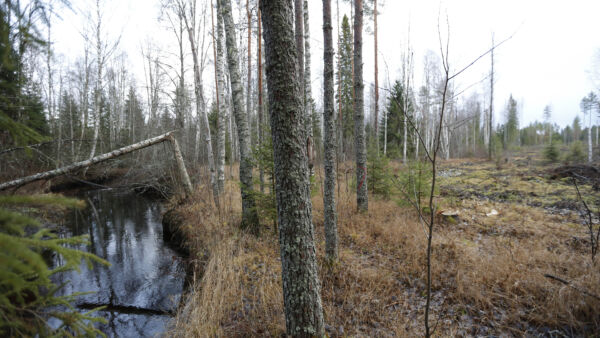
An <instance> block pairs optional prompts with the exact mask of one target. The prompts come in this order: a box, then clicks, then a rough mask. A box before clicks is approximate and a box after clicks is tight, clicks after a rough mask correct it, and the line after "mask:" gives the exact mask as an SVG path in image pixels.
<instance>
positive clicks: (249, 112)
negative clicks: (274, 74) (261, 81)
mask: <svg viewBox="0 0 600 338" xmlns="http://www.w3.org/2000/svg"><path fill="white" fill-rule="evenodd" d="M246 16H247V17H248V46H247V48H248V76H247V85H246V116H247V117H248V122H249V124H250V125H252V122H250V121H252V11H250V2H249V0H246ZM256 144H258V142H257V143H256Z"/></svg>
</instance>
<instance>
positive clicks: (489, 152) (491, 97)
mask: <svg viewBox="0 0 600 338" xmlns="http://www.w3.org/2000/svg"><path fill="white" fill-rule="evenodd" d="M491 56H492V68H491V71H490V115H489V120H488V129H489V131H488V159H490V160H491V159H492V151H493V144H492V140H493V136H492V134H493V126H492V123H493V120H494V35H493V34H492V52H491Z"/></svg>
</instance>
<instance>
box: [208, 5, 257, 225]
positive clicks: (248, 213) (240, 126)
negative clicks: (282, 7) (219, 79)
mask: <svg viewBox="0 0 600 338" xmlns="http://www.w3.org/2000/svg"><path fill="white" fill-rule="evenodd" d="M217 3H218V9H219V10H218V12H219V14H220V15H222V16H223V24H224V27H225V42H226V48H227V64H228V66H229V77H230V84H231V99H232V103H233V105H232V106H233V114H234V116H235V124H236V127H237V134H238V146H239V153H240V181H241V193H242V228H245V229H248V230H250V232H252V233H255V234H257V233H258V232H259V228H258V227H259V224H258V213H257V211H256V205H255V202H254V195H253V182H252V158H251V157H252V153H251V151H250V129H249V126H248V116H247V115H246V114H245V112H244V108H243V100H244V94H243V92H242V90H243V89H242V83H241V79H240V66H239V59H238V48H237V42H236V36H235V24H234V22H233V15H232V12H231V0H218V2H217Z"/></svg>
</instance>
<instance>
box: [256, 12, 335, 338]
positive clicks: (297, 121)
mask: <svg viewBox="0 0 600 338" xmlns="http://www.w3.org/2000/svg"><path fill="white" fill-rule="evenodd" d="M260 9H261V10H262V14H263V16H262V20H263V26H264V39H265V47H266V53H265V55H266V68H267V83H268V89H269V111H270V115H271V133H272V137H273V158H274V166H275V191H276V198H277V217H278V223H279V242H280V248H281V265H282V269H281V272H282V279H283V300H284V308H285V319H286V329H287V334H288V335H290V336H295V337H296V336H298V337H312V336H319V337H322V336H323V335H324V333H325V332H324V330H323V328H324V325H323V309H322V305H321V295H320V285H319V276H318V272H317V264H316V254H315V244H314V230H313V224H312V203H311V200H310V183H309V177H308V161H307V156H306V146H305V140H306V139H305V132H304V130H303V129H304V124H303V122H304V115H305V114H304V111H303V109H302V102H301V97H302V87H301V83H300V82H299V81H298V79H299V77H298V71H299V67H298V65H299V60H298V55H297V53H296V51H295V48H294V43H293V41H294V28H293V27H292V22H293V20H292V19H293V12H292V2H291V1H290V0H270V1H261V2H260Z"/></svg>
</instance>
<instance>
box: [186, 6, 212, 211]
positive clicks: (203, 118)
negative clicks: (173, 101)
mask: <svg viewBox="0 0 600 338" xmlns="http://www.w3.org/2000/svg"><path fill="white" fill-rule="evenodd" d="M182 14H183V15H182V16H183V19H184V22H185V26H186V29H187V32H188V39H189V42H190V47H191V50H192V60H193V62H194V91H195V94H196V114H197V116H198V117H199V119H200V125H201V128H202V129H203V130H202V131H203V133H204V144H205V150H206V157H207V158H208V167H209V170H210V184H211V186H212V190H213V197H214V200H215V204H216V205H217V207H220V205H219V187H218V184H217V180H216V177H215V159H214V153H213V150H212V140H211V135H210V127H209V124H208V116H207V114H206V111H205V110H204V109H203V107H204V93H203V88H202V75H201V71H200V61H199V60H198V46H197V45H196V39H195V34H194V31H195V27H196V24H195V17H194V13H193V12H192V13H191V15H192V18H191V19H192V22H191V24H190V22H189V20H188V17H187V15H186V14H185V13H182ZM197 130H198V129H197ZM197 133H198V131H197ZM198 136H199V135H198V134H197V136H196V137H198ZM196 144H198V142H196Z"/></svg>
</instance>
